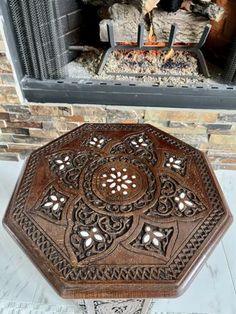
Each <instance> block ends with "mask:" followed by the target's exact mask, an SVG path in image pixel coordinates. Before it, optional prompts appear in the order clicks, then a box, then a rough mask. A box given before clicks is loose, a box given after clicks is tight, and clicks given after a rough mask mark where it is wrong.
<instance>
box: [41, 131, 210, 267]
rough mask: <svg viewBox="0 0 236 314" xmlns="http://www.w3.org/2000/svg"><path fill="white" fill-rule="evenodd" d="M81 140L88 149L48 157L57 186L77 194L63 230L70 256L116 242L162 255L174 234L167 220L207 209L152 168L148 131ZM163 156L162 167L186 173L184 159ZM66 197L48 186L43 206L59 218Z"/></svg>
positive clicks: (101, 252)
mask: <svg viewBox="0 0 236 314" xmlns="http://www.w3.org/2000/svg"><path fill="white" fill-rule="evenodd" d="M108 142H109V145H106V144H107V143H108ZM84 143H85V147H86V146H87V147H88V150H84V151H80V152H76V151H72V150H70V151H69V150H68V151H61V152H58V153H55V154H53V155H51V156H49V157H48V161H49V167H50V169H51V171H52V172H53V174H54V175H55V176H56V177H57V179H58V182H59V184H61V183H63V184H62V186H61V188H64V187H66V188H67V190H68V188H69V189H72V190H73V191H74V192H75V195H77V197H76V198H75V199H74V201H73V205H71V206H70V209H69V210H70V213H69V214H68V213H67V217H71V221H72V223H70V224H68V227H67V231H66V233H67V237H68V238H69V239H70V241H69V244H68V245H69V247H68V251H69V252H70V254H71V256H73V259H74V258H75V259H76V261H77V262H78V263H88V262H89V261H90V260H91V259H92V260H94V259H96V258H103V257H104V256H106V255H107V254H109V252H111V251H112V250H114V249H115V248H116V247H117V246H119V245H121V246H123V247H125V248H128V249H129V250H135V251H137V252H141V254H145V255H148V254H150V255H152V256H155V257H161V258H166V256H167V255H168V254H170V249H171V248H172V246H173V243H174V238H175V237H176V236H177V234H175V233H176V232H175V230H177V225H176V224H177V223H176V224H174V223H172V224H170V220H168V219H169V218H170V217H172V218H174V219H175V221H176V220H177V219H179V218H185V219H191V217H195V216H198V214H200V213H201V212H203V211H205V209H206V207H205V206H204V204H202V202H201V200H200V199H199V198H198V197H197V195H195V193H194V192H192V191H191V189H189V188H187V187H185V186H182V185H181V184H180V183H179V182H178V181H177V180H176V179H173V178H172V177H171V176H166V175H163V174H162V173H161V172H160V173H159V172H158V171H156V165H157V162H158V160H159V159H158V154H157V151H156V150H155V149H156V147H155V144H154V142H153V141H152V139H151V138H150V137H149V136H148V135H147V134H144V133H140V134H133V135H130V136H129V137H124V138H123V140H121V141H119V142H117V140H113V139H112V138H110V137H109V138H108V137H105V136H102V135H101V134H99V135H96V134H92V135H90V136H89V138H88V139H86V140H85V141H84ZM83 147H84V146H83ZM90 148H91V149H92V150H91V149H90ZM165 157H166V161H165V164H164V165H162V167H163V169H165V168H166V167H167V168H169V169H170V170H173V169H174V170H175V171H177V172H179V173H180V174H181V175H182V174H183V173H184V172H183V171H185V169H186V160H185V159H184V158H180V157H177V156H175V155H173V154H172V155H171V154H166V155H165ZM183 169H184V170H183ZM182 170H183V171H182ZM168 173H169V172H168ZM66 200H67V199H66V197H65V196H63V195H60V194H55V193H54V192H52V191H51V194H50V195H49V194H48V195H47V198H45V199H44V200H43V202H42V204H41V208H42V209H43V210H45V212H47V213H49V215H52V216H53V215H54V216H55V215H56V216H57V217H58V219H60V218H61V215H62V211H63V208H64V205H65V202H66ZM59 210H60V211H59ZM54 212H55V213H57V214H54ZM150 217H152V219H153V221H154V224H153V223H151V222H150ZM156 218H157V219H156ZM160 218H161V219H162V221H161V223H159V221H160ZM165 218H168V219H167V221H166V222H165V220H164V219H165ZM155 219H156V220H155ZM141 221H142V222H143V223H140V222H141ZM134 233H135V234H136V236H135V238H134Z"/></svg>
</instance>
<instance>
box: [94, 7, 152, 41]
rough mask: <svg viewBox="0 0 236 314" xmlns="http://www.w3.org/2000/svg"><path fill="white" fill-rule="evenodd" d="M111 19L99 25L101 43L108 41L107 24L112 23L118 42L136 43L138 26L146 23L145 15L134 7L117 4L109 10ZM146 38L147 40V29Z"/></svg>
mask: <svg viewBox="0 0 236 314" xmlns="http://www.w3.org/2000/svg"><path fill="white" fill-rule="evenodd" d="M109 14H110V19H105V20H102V21H101V22H100V24H99V27H100V39H101V41H105V42H106V41H108V34H107V24H108V23H112V25H113V30H114V37H115V41H116V42H130V41H132V42H136V41H137V32H138V25H139V24H140V23H144V17H143V14H142V13H140V12H139V11H138V10H137V9H136V8H135V7H134V6H132V5H127V4H119V3H115V4H114V5H112V6H111V7H110V8H109ZM144 36H145V37H144V38H147V30H146V29H145V32H144Z"/></svg>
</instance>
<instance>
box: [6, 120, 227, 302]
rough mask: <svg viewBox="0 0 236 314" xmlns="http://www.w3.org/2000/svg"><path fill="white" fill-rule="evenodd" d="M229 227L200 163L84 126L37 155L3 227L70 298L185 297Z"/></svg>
mask: <svg viewBox="0 0 236 314" xmlns="http://www.w3.org/2000/svg"><path fill="white" fill-rule="evenodd" d="M231 221H232V217H231V214H230V212H229V210H228V208H227V205H226V204H225V201H224V198H223V195H222V192H221V191H220V188H219V185H218V183H217V181H216V179H215V177H214V174H213V173H212V171H211V169H210V168H209V164H208V162H207V160H206V158H205V157H204V155H203V154H202V153H201V152H199V151H198V150H196V149H194V148H193V147H191V146H189V145H187V144H185V143H183V142H181V141H180V140H178V139H176V138H174V137H172V136H170V135H168V134H166V133H164V132H162V131H160V130H158V129H156V128H154V127H152V126H150V125H118V124H113V125H109V124H84V125H83V126H81V127H79V128H77V129H75V130H73V131H71V132H69V133H68V134H66V135H64V136H62V137H61V138H59V139H57V140H55V141H53V142H51V143H50V144H48V145H47V146H45V147H42V148H40V149H39V150H37V151H35V152H34V153H32V155H31V156H30V158H29V160H28V162H27V164H26V167H25V169H24V171H23V173H22V176H21V178H20V180H19V182H18V184H17V187H16V189H15V192H14V194H13V197H12V200H11V202H10V205H9V208H8V210H7V213H6V215H5V218H4V225H5V227H6V228H7V229H8V230H9V231H10V233H11V234H12V236H13V237H14V238H15V239H16V240H17V241H18V243H19V244H20V245H21V246H22V247H23V249H24V250H25V252H26V254H27V255H28V256H29V257H30V258H31V259H32V261H33V262H34V263H35V265H36V266H37V267H38V268H39V270H40V271H41V272H42V273H43V274H44V275H45V277H46V278H47V280H48V281H49V283H50V284H52V286H53V287H54V288H55V289H56V291H57V292H58V293H59V294H60V295H61V296H62V297H65V298H93V299H96V298H97V299H100V298H136V297H138V298H152V297H155V298H156V297H174V296H178V295H180V294H181V293H182V292H183V291H184V290H185V289H186V287H187V286H188V284H189V283H190V282H191V280H192V279H193V277H194V276H195V274H196V273H197V271H198V270H199V269H200V267H201V266H202V264H203V262H204V261H205V259H206V257H207V255H208V254H209V253H210V252H211V250H212V249H213V248H214V246H215V245H216V244H217V243H218V241H219V239H220V238H221V236H222V235H223V234H224V232H225V231H226V229H227V228H228V226H229V225H230V223H231Z"/></svg>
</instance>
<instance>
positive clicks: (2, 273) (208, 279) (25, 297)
mask: <svg viewBox="0 0 236 314" xmlns="http://www.w3.org/2000/svg"><path fill="white" fill-rule="evenodd" d="M22 164H23V163H20V162H18V163H17V162H3V161H1V162H0V219H2V217H3V214H4V212H5V209H6V206H7V204H8V202H9V199H10V196H11V193H12V191H13V188H14V185H15V183H16V180H17V178H18V176H19V173H20V170H21V167H22ZM216 175H217V177H218V179H219V182H220V184H221V187H222V189H223V191H224V193H225V196H226V199H227V201H228V204H229V206H230V208H231V210H232V212H233V214H234V216H235V217H236V172H233V171H226V170H224V171H223V170H218V171H216ZM235 243H236V219H235V222H234V224H233V226H232V227H231V228H230V230H229V231H228V233H227V235H226V236H225V237H224V239H223V241H222V242H221V243H220V244H219V245H218V246H217V248H216V249H215V251H214V253H213V254H212V255H211V257H210V258H209V259H208V261H207V263H206V264H205V266H204V267H203V268H202V270H201V272H200V273H199V274H198V276H197V277H196V279H195V280H194V282H193V283H192V285H191V286H190V288H189V289H188V290H187V292H186V293H185V294H184V295H183V296H181V297H179V298H177V299H169V300H168V299H167V300H157V301H156V302H155V304H154V307H153V310H152V313H151V314H161V313H162V314H167V313H168V314H180V313H181V314H190V313H191V314H203V313H204V314H236V245H235ZM0 313H4V314H9V313H20V314H22V313H23V314H29V313H37V314H39V313H40V314H41V313H50V314H51V313H78V314H79V313H80V312H79V307H78V302H77V301H70V300H63V299H61V298H60V297H59V296H57V294H56V293H55V292H54V290H53V289H52V288H51V287H50V286H49V285H48V284H47V282H46V281H45V280H44V278H43V277H42V276H41V275H40V274H39V272H38V271H37V270H36V268H35V267H34V266H33V264H32V263H31V262H30V261H29V260H28V258H27V257H26V256H25V255H24V254H23V252H22V251H21V250H20V249H19V247H18V246H17V245H16V244H15V243H14V242H13V241H12V239H11V238H10V236H9V235H8V234H7V233H6V231H5V230H4V229H3V228H2V225H1V226H0ZM108 314H109V313H108Z"/></svg>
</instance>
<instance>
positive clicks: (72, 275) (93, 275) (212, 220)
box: [13, 125, 225, 281]
mask: <svg viewBox="0 0 236 314" xmlns="http://www.w3.org/2000/svg"><path fill="white" fill-rule="evenodd" d="M107 127H108V126H107V125H106V126H105V127H104V126H102V125H92V126H91V125H84V126H82V127H80V128H78V129H76V130H74V131H72V132H71V133H69V134H66V135H65V136H63V137H61V138H60V139H58V140H57V141H54V142H53V143H49V144H48V145H47V146H45V147H44V148H42V149H40V150H38V151H36V152H34V153H33V154H32V155H31V157H30V159H29V161H28V164H27V166H26V169H25V172H24V180H23V181H22V184H21V187H20V191H18V193H17V197H16V199H15V204H14V206H13V207H14V212H13V218H14V219H15V221H16V222H17V224H18V225H19V226H20V227H21V228H22V230H23V231H24V232H25V233H26V234H27V236H28V237H29V238H31V240H32V241H33V242H34V243H35V244H36V245H37V246H38V248H39V249H40V250H41V251H42V253H43V254H44V255H45V256H46V257H47V258H48V259H49V260H50V262H51V264H52V265H53V266H54V267H55V269H56V270H57V271H58V272H59V273H60V274H61V275H62V276H63V277H64V278H65V279H66V280H69V281H70V280H71V281H74V280H105V281H106V280H151V279H152V280H157V279H159V280H176V279H178V277H179V275H180V274H181V272H182V271H183V270H184V269H185V267H186V266H187V264H188V262H189V261H190V259H191V258H192V257H193V255H194V254H195V253H196V251H197V250H198V249H199V248H200V247H201V245H202V244H203V242H204V241H205V240H206V238H207V237H208V236H209V234H210V233H211V231H212V230H213V229H214V227H215V226H216V225H217V223H218V222H219V221H220V220H221V219H222V216H223V215H224V214H225V210H224V208H223V206H222V204H221V201H220V200H219V198H218V195H219V193H218V191H217V190H216V188H215V186H214V184H212V180H211V179H210V177H211V174H210V172H209V169H208V167H207V165H206V162H205V160H204V158H203V156H202V155H201V153H200V152H198V151H196V150H193V148H192V147H191V146H189V145H188V144H185V143H183V142H181V141H179V140H178V139H175V138H173V137H171V136H170V135H165V133H162V132H161V131H158V130H156V129H153V128H152V127H149V129H148V130H147V129H146V132H150V133H152V134H153V135H154V136H156V137H158V138H160V139H162V140H165V141H166V142H167V143H169V144H171V145H174V146H175V147H177V148H180V149H182V150H184V151H185V152H186V153H188V154H191V155H192V156H193V157H195V158H194V159H195V161H196V164H197V166H198V170H199V172H200V175H201V177H202V179H203V181H204V184H205V187H206V189H207V193H208V196H209V200H210V203H211V206H212V208H213V210H212V211H211V212H210V213H209V215H208V217H207V218H206V219H205V221H204V222H203V223H202V225H201V226H200V227H199V229H198V230H197V231H196V232H195V234H194V235H193V237H192V238H191V239H190V240H189V241H188V242H187V244H186V245H185V246H184V248H183V249H182V250H181V252H180V253H179V254H178V255H177V257H175V258H174V259H173V261H172V262H171V264H170V265H169V266H168V267H156V266H150V267H147V266H131V267H130V266H129V267H125V266H122V267H119V266H113V267H112V266H111V265H110V266H103V265H101V266H96V267H95V266H93V267H89V268H87V267H83V268H73V267H72V266H71V265H70V264H69V263H68V261H67V260H66V259H65V258H64V257H63V256H62V254H61V253H60V252H58V250H57V248H56V247H55V246H54V245H53V244H52V243H50V241H49V240H48V239H47V238H46V237H45V236H44V234H43V233H42V232H41V231H40V230H39V229H38V227H37V226H36V225H35V224H34V222H33V221H32V220H31V218H30V217H29V216H28V215H27V214H26V213H25V212H24V205H25V202H26V199H27V195H28V191H29V190H30V185H31V182H32V178H33V175H34V171H35V168H36V164H37V162H38V160H39V159H40V157H41V156H45V154H47V153H49V152H51V151H52V150H54V149H55V148H56V149H58V148H60V147H61V146H62V145H65V144H66V143H68V142H70V141H71V140H73V139H75V137H76V136H77V135H81V133H87V132H88V131H89V128H92V130H94V129H98V130H99V131H102V130H103V128H105V129H106V130H107ZM109 128H110V129H113V130H114V129H115V130H119V129H122V130H124V129H126V130H129V131H136V128H137V127H135V126H134V125H126V126H125V125H113V126H110V127H109ZM139 131H140V125H139Z"/></svg>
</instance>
